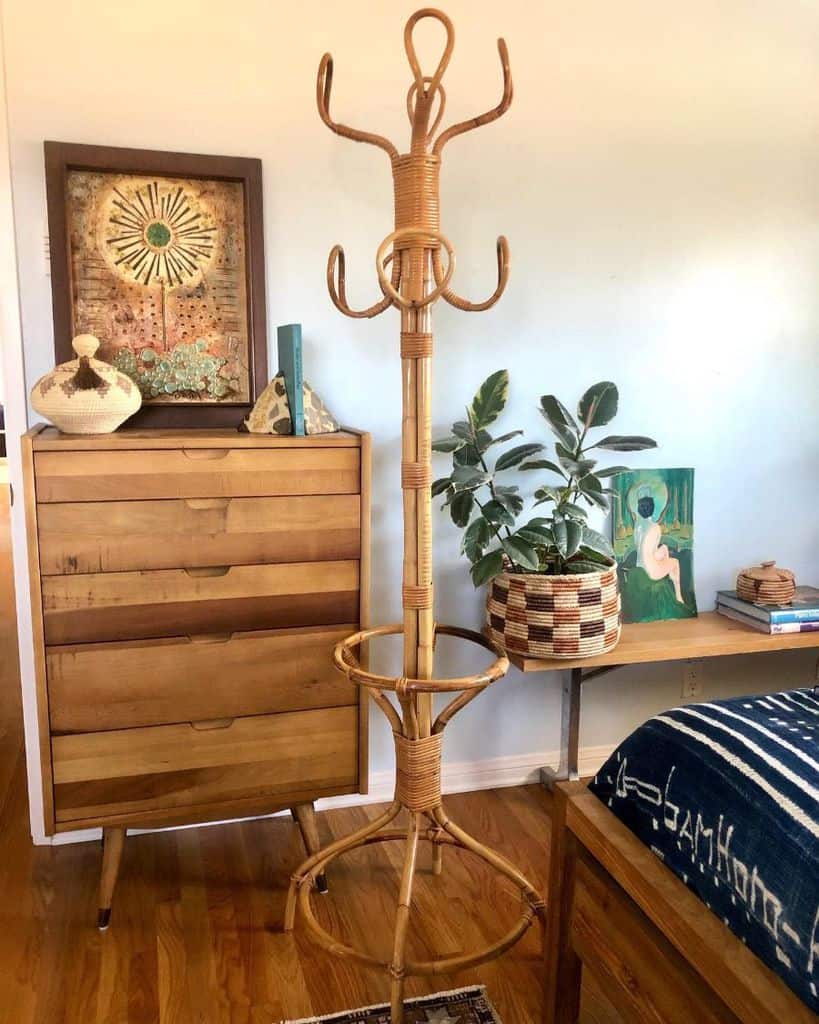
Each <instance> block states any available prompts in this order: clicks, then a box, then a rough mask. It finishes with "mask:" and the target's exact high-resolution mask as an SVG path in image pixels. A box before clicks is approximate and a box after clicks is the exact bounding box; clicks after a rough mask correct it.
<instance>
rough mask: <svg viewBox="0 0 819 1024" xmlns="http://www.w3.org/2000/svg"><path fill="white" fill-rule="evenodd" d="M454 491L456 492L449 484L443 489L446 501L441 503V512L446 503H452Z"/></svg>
mask: <svg viewBox="0 0 819 1024" xmlns="http://www.w3.org/2000/svg"><path fill="white" fill-rule="evenodd" d="M455 493H456V492H455V488H454V487H452V486H451V485H450V486H449V487H447V489H446V491H445V494H446V501H445V502H444V503H443V505H441V511H442V512H443V511H444V509H445V508H446V507H447V505H451V504H452V499H453V498H454V497H455Z"/></svg>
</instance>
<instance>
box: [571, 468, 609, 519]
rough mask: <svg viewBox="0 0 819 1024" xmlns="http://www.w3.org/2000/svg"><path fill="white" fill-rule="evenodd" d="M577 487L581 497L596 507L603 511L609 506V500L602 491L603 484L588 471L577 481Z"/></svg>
mask: <svg viewBox="0 0 819 1024" xmlns="http://www.w3.org/2000/svg"><path fill="white" fill-rule="evenodd" d="M578 487H579V488H580V493H581V494H582V495H583V497H584V498H585V499H586V500H587V501H588V502H589V503H590V504H591V505H596V506H597V507H598V508H602V509H603V510H604V511H605V510H607V509H608V507H609V500H608V498H607V497H606V495H605V494H604V493H603V484H602V483H601V482H600V480H599V479H598V478H597V477H596V476H594V474H592V473H589V474H588V475H587V476H584V477H583V479H582V480H580V481H579V483H578Z"/></svg>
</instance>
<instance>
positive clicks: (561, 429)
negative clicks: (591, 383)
mask: <svg viewBox="0 0 819 1024" xmlns="http://www.w3.org/2000/svg"><path fill="white" fill-rule="evenodd" d="M540 411H541V413H542V414H543V416H544V417H545V419H546V422H547V423H548V424H549V426H550V427H551V428H552V432H553V433H554V435H555V436H556V437H557V438H558V440H560V441H562V442H563V444H565V445H566V447H567V448H572V449H574V448H575V447H576V446H577V442H578V439H579V436H580V431H579V429H578V426H577V423H575V419H574V416H572V414H571V413H570V412H569V410H568V409H567V408H566V406H565V405H564V404H563V403H562V402H561V401H560V399H559V398H557V397H556V396H555V395H541V397H540Z"/></svg>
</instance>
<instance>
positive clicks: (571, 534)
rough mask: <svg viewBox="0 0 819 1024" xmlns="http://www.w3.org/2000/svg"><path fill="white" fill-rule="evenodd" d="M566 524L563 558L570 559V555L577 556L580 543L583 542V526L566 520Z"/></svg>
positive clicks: (571, 520) (572, 520)
mask: <svg viewBox="0 0 819 1024" xmlns="http://www.w3.org/2000/svg"><path fill="white" fill-rule="evenodd" d="M565 524H566V551H565V553H563V552H561V554H563V557H564V558H571V557H572V555H575V554H577V550H578V548H579V547H580V542H581V541H582V540H583V526H582V525H581V524H580V523H576V522H575V521H574V519H567V520H566V521H565Z"/></svg>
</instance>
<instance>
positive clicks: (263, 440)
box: [26, 423, 365, 451]
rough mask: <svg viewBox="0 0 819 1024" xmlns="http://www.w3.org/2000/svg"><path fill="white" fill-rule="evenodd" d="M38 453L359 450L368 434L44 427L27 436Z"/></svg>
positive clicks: (350, 431)
mask: <svg viewBox="0 0 819 1024" xmlns="http://www.w3.org/2000/svg"><path fill="white" fill-rule="evenodd" d="M26 436H27V437H30V438H31V441H32V447H33V448H34V450H35V451H124V450H128V449H139V450H140V451H145V450H146V449H162V448H358V447H360V446H361V439H362V437H363V436H365V435H364V434H362V433H361V432H359V431H356V430H354V429H352V428H345V429H344V430H339V431H337V432H336V433H334V434H311V435H309V436H308V437H293V436H292V435H279V434H243V433H240V432H239V431H238V430H227V429H225V428H219V429H208V430H128V429H121V430H117V431H115V432H114V433H113V434H64V433H62V432H61V431H59V430H57V428H56V427H49V426H45V425H44V424H42V423H39V424H37V425H36V426H34V427H32V429H31V430H30V431H29V432H28V434H27V435H26Z"/></svg>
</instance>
